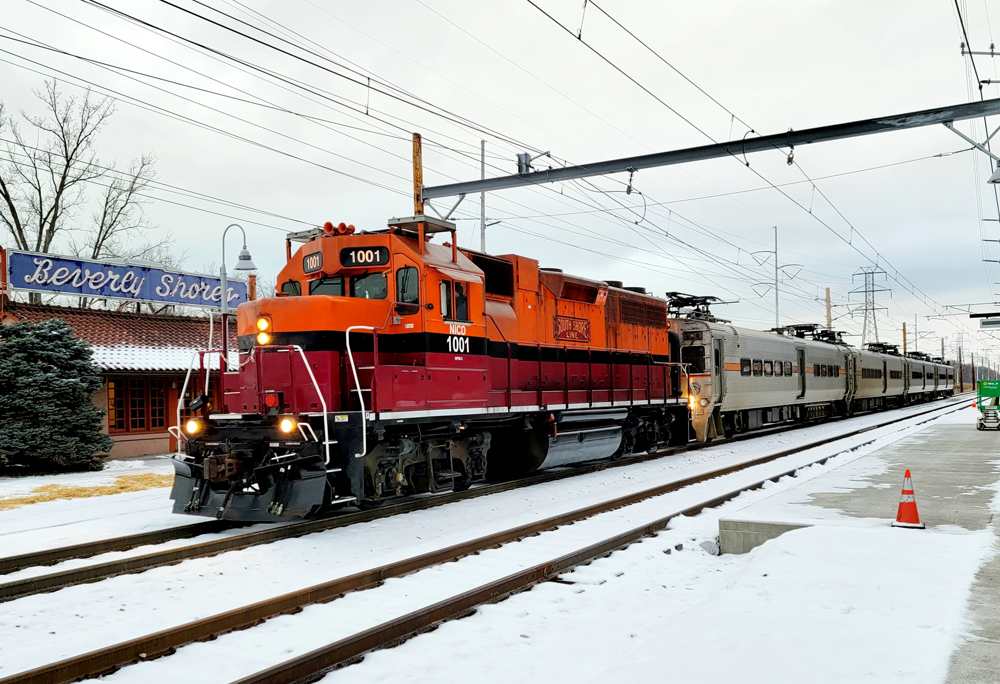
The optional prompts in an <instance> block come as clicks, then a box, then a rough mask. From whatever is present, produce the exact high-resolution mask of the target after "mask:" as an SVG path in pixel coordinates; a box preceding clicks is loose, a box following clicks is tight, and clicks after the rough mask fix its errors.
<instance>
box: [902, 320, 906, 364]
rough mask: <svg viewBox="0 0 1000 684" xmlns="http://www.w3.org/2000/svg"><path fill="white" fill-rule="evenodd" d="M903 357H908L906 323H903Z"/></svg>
mask: <svg viewBox="0 0 1000 684" xmlns="http://www.w3.org/2000/svg"><path fill="white" fill-rule="evenodd" d="M903 356H906V321H903Z"/></svg>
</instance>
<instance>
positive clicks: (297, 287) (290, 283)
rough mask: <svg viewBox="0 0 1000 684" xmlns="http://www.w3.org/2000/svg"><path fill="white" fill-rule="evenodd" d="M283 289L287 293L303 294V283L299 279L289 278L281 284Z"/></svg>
mask: <svg viewBox="0 0 1000 684" xmlns="http://www.w3.org/2000/svg"><path fill="white" fill-rule="evenodd" d="M281 291H282V292H284V293H285V294H286V295H291V296H293V297H298V296H299V295H301V294H302V284H301V283H300V282H299V281H297V280H287V281H285V282H284V283H282V285H281Z"/></svg>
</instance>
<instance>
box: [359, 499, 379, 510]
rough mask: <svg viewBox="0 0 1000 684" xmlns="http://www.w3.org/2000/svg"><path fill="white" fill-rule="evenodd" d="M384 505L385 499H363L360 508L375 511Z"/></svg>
mask: <svg viewBox="0 0 1000 684" xmlns="http://www.w3.org/2000/svg"><path fill="white" fill-rule="evenodd" d="M384 503H385V500H384V499H362V500H361V501H360V502H359V503H358V508H360V509H361V510H363V511H373V510H375V509H376V508H379V507H381V506H382V504H384Z"/></svg>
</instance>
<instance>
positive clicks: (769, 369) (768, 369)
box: [764, 361, 774, 375]
mask: <svg viewBox="0 0 1000 684" xmlns="http://www.w3.org/2000/svg"><path fill="white" fill-rule="evenodd" d="M764 375H774V366H772V365H771V362H770V361H765V362H764Z"/></svg>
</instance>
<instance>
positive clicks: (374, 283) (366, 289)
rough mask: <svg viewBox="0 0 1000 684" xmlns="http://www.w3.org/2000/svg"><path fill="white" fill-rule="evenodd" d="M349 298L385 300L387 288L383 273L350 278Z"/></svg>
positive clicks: (387, 293) (387, 292) (387, 294)
mask: <svg viewBox="0 0 1000 684" xmlns="http://www.w3.org/2000/svg"><path fill="white" fill-rule="evenodd" d="M351 296H352V297H359V298H361V299H385V298H386V297H388V296H389V286H388V284H387V282H386V277H385V273H384V272H381V271H380V272H378V273H365V274H363V275H352V276H351Z"/></svg>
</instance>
